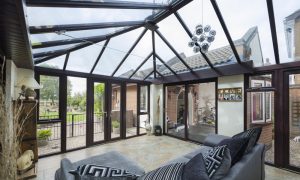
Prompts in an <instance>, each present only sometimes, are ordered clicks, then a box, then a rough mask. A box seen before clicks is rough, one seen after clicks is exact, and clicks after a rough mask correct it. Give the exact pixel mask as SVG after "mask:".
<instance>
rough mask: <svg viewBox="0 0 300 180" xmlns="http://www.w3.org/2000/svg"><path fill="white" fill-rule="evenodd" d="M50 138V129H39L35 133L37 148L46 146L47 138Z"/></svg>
mask: <svg viewBox="0 0 300 180" xmlns="http://www.w3.org/2000/svg"><path fill="white" fill-rule="evenodd" d="M51 136H52V131H51V129H41V130H38V132H37V138H38V146H46V145H47V144H48V140H49V137H51Z"/></svg>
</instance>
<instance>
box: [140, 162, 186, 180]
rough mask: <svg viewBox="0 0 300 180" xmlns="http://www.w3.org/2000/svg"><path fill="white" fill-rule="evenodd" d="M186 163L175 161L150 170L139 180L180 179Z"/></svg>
mask: <svg viewBox="0 0 300 180" xmlns="http://www.w3.org/2000/svg"><path fill="white" fill-rule="evenodd" d="M184 165H185V163H175V164H169V165H166V166H163V167H160V168H158V169H156V170H153V171H150V172H148V173H147V174H145V175H143V176H141V177H139V178H138V180H180V179H181V176H182V172H183V168H184Z"/></svg>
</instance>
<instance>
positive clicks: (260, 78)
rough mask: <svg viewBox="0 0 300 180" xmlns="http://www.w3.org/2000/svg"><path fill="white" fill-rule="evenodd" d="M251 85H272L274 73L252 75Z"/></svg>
mask: <svg viewBox="0 0 300 180" xmlns="http://www.w3.org/2000/svg"><path fill="white" fill-rule="evenodd" d="M250 87H251V88H261V87H272V74H264V75H257V76H250Z"/></svg>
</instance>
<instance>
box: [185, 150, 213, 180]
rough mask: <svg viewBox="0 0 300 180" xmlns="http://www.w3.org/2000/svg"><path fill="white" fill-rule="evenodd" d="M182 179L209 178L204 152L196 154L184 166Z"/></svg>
mask: <svg viewBox="0 0 300 180" xmlns="http://www.w3.org/2000/svg"><path fill="white" fill-rule="evenodd" d="M182 180H209V177H208V174H207V171H206V166H205V161H204V159H203V156H202V153H199V154H197V155H196V156H194V157H193V158H192V159H191V160H190V161H189V162H188V163H187V164H186V165H185V166H184V168H183V174H182Z"/></svg>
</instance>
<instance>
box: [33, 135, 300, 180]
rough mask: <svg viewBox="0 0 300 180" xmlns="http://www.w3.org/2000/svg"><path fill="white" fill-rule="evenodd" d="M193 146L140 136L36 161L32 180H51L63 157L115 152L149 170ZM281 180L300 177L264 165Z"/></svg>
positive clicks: (271, 175) (271, 178)
mask: <svg viewBox="0 0 300 180" xmlns="http://www.w3.org/2000/svg"><path fill="white" fill-rule="evenodd" d="M197 147H199V145H197V144H194V143H191V142H187V141H182V140H178V139H175V138H172V137H168V136H160V137H156V136H141V137H137V138H131V139H127V140H121V141H117V142H113V143H107V144H103V145H98V146H94V147H90V148H86V149H83V150H78V151H73V152H69V153H65V154H61V155H55V156H51V157H47V158H42V159H39V162H38V176H37V178H35V179H38V180H48V179H49V180H53V179H54V173H55V171H56V169H58V168H59V166H60V160H61V159H63V158H70V159H71V161H78V160H81V159H84V158H86V157H90V156H93V155H98V154H102V153H105V152H108V151H111V150H116V151H119V152H120V153H122V154H125V155H126V156H128V157H129V158H131V159H133V160H134V161H136V162H137V163H138V164H139V165H140V166H142V167H143V168H144V169H145V170H146V171H150V170H153V169H155V168H157V167H159V166H160V165H162V164H163V163H165V162H167V161H169V160H172V159H174V158H176V157H178V156H181V155H184V154H186V153H188V152H191V151H193V150H194V149H195V148H197ZM283 179H288V180H298V179H300V175H299V174H295V173H292V172H289V171H285V170H281V169H277V168H274V167H271V166H266V180H283Z"/></svg>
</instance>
